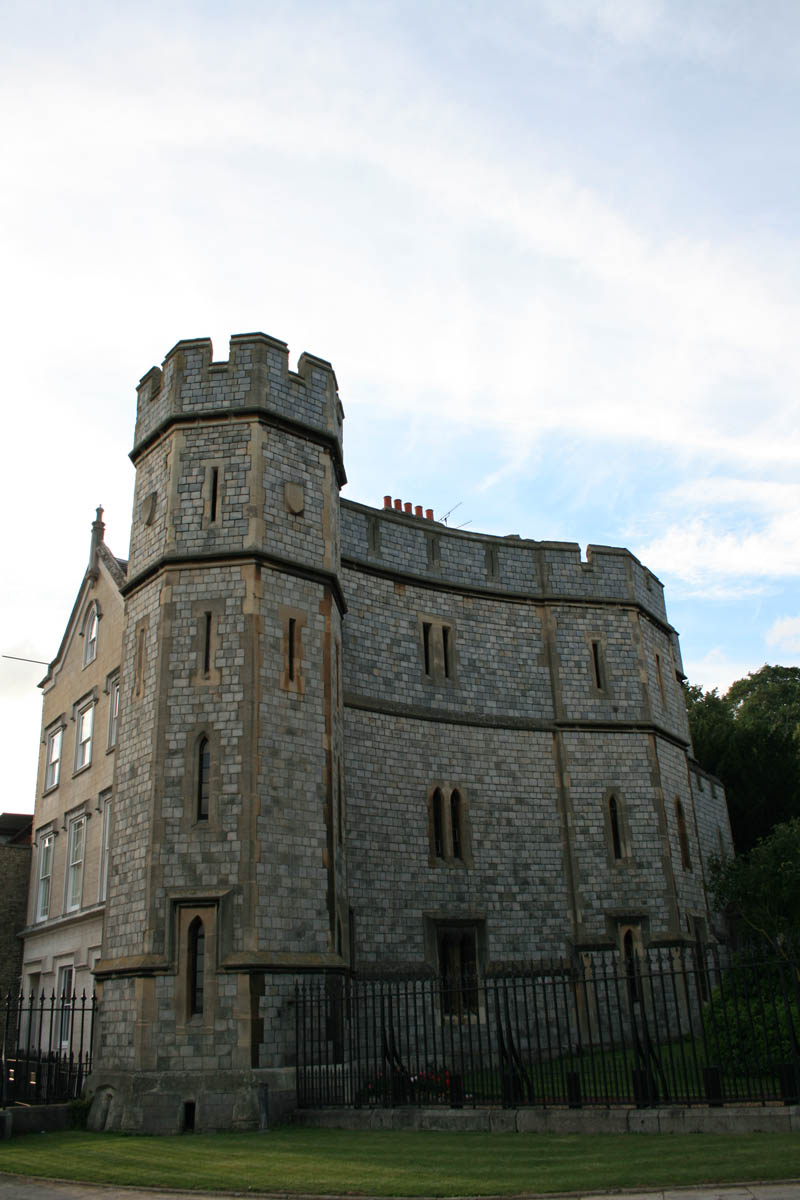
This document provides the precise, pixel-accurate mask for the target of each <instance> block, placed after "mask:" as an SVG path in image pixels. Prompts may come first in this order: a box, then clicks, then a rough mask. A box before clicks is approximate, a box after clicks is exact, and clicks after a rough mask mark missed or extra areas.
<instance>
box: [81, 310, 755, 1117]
mask: <svg viewBox="0 0 800 1200" xmlns="http://www.w3.org/2000/svg"><path fill="white" fill-rule="evenodd" d="M343 416H344V414H343V411H342V407H341V404H340V402H339V398H338V393H337V386H336V379H335V376H334V373H333V370H332V368H331V366H330V364H329V363H327V362H325V361H324V360H322V359H318V358H316V357H314V356H312V355H308V354H304V355H301V357H300V359H299V362H298V365H297V371H296V372H293V371H290V370H289V368H288V349H287V347H286V345H285V343H283V342H281V341H278V340H277V339H275V338H272V337H268V336H266V335H264V334H261V333H253V334H244V335H240V336H237V337H234V338H232V339H231V344H230V353H229V358H228V360H227V361H226V362H214V361H213V360H212V348H211V343H210V342H209V341H208V340H206V339H199V340H195V341H182V342H179V343H178V344H177V345H176V346H175V347H174V348H173V349H172V350H171V351H170V352H169V354H168V355H167V356H166V358H165V360H164V363H163V365H162V367H161V368H155V367H154V368H153V369H152V370H151V371H149V372H148V373H147V374H146V375H145V376H144V378H143V379H142V381H141V383H140V385H139V393H138V408H137V419H136V432H135V439H134V449H133V451H132V456H131V457H132V459H133V461H134V464H135V466H136V472H137V478H136V491H135V498H134V510H133V524H132V531H131V551H130V562H129V567H128V577H127V583H126V584H125V585H124V588H123V595H124V597H125V625H124V633H123V641H122V648H121V663H122V673H121V681H122V682H121V697H122V703H121V706H120V718H119V735H118V746H117V750H116V781H115V793H116V794H115V801H114V803H115V810H114V811H115V814H116V817H115V826H114V841H113V850H112V869H111V872H110V876H109V879H110V882H109V894H108V899H107V902H106V913H105V928H104V936H103V950H102V958H101V960H100V962H99V963H98V964H97V967H96V978H97V981H98V985H99V991H100V997H101V999H100V1012H99V1032H98V1043H97V1045H98V1050H97V1060H96V1062H97V1065H96V1070H95V1073H94V1076H93V1080H92V1083H91V1086H93V1087H94V1089H95V1096H96V1100H95V1106H94V1108H93V1113H92V1122H93V1126H94V1127H95V1128H103V1127H105V1128H119V1129H126V1130H144V1131H151V1132H169V1131H174V1132H177V1131H179V1130H180V1129H182V1128H189V1127H194V1128H198V1129H202V1128H208V1129H211V1128H222V1127H233V1128H257V1127H263V1125H264V1123H265V1121H267V1120H269V1119H274V1118H275V1117H276V1116H283V1115H285V1113H286V1111H287V1110H288V1109H290V1108H291V1104H292V1087H293V1083H292V1068H293V1065H294V1062H295V1052H296V1048H295V1045H294V1019H295V1009H294V998H293V996H294V993H293V986H294V980H295V979H297V978H299V977H300V976H302V975H304V974H307V973H308V972H317V973H319V972H322V973H328V974H332V975H334V976H335V975H336V974H337V973H338V974H341V973H343V972H363V973H368V974H378V975H382V974H397V973H399V972H403V971H414V972H424V973H426V974H428V975H437V974H441V973H445V972H453V971H460V972H462V974H463V973H465V972H469V971H471V970H477V971H478V973H479V974H480V973H483V972H492V971H496V970H501V969H507V968H513V967H514V966H515V965H521V964H526V963H529V962H530V961H531V960H533V959H539V958H542V957H547V956H550V957H553V958H559V959H563V958H565V957H566V958H568V957H569V956H575V955H578V954H580V952H581V951H582V950H589V949H591V948H594V947H603V948H606V949H614V948H615V949H616V950H618V951H621V949H622V947H623V943H624V944H626V945H630V944H631V939H632V940H633V944H634V945H635V946H636V947H637V948H638V949H639V950H641V949H644V948H645V947H646V946H649V945H669V946H679V945H681V944H683V943H686V942H690V941H696V940H698V939H701V940H713V939H714V938H715V937H716V936H717V934H718V932H719V919H718V916H717V914H715V913H713V912H711V911H710V910H709V908H708V902H707V899H706V886H705V885H706V871H707V865H708V860H709V858H710V857H711V856H712V855H715V854H720V853H723V854H724V853H728V852H730V848H731V839H730V827H729V824H728V820H727V813H726V809H725V799H724V795H723V793H722V790H721V788H720V785H719V783H718V781H715V780H713V779H711V778H710V777H708V776H706V775H704V774H703V773H702V772H700V771H699V769H698V768H697V767H696V764H694V763H693V761H692V758H691V745H690V738H689V730H688V724H687V719H686V712H685V708H684V704H683V698H682V693H681V680H682V666H681V659H680V649H679V644H678V637H677V633H676V631H675V630H674V629H673V628H672V626H671V625H670V624H669V622H668V620H667V614H666V609H665V606H664V595H663V588H662V586H661V584H660V583H659V581H658V580H657V579H656V577H655V576H654V575H653V574H652V572H650V571H649V570H648V569H647V568H646V567H645V566H643V565H642V563H640V562H639V560H638V559H637V558H635V557H634V555H632V554H631V553H630V552H629V551H627V550H624V549H619V548H614V547H607V546H594V547H592V546H590V547H589V548H588V549H587V551H586V557H585V559H582V557H581V552H580V549H579V547H578V546H577V545H575V544H573V543H563V542H549V541H537V540H528V539H523V538H518V537H493V536H490V535H488V534H479V533H472V532H466V531H459V530H454V529H450V528H448V527H447V526H445V525H443V524H441V523H439V522H436V521H434V520H432V519H430V518H425V517H422V516H419V515H417V516H413V515H409V514H408V513H407V512H406V511H397V509H396V508H395V507H394V506H392V507H391V508H386V507H384V508H383V509H375V508H370V507H368V506H366V505H363V504H357V503H354V502H352V501H349V500H344V501H343V500H340V496H339V489H340V487H341V486H342V485H343V484H344V482H345V474H344V466H343V460H342V421H343ZM625 939H627V941H624V940H625ZM454 956H455V957H454Z"/></svg>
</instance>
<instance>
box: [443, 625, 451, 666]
mask: <svg viewBox="0 0 800 1200" xmlns="http://www.w3.org/2000/svg"><path fill="white" fill-rule="evenodd" d="M442 657H443V660H444V677H445V679H449V678H450V630H449V629H448V628H447V626H446V625H443V626H442Z"/></svg>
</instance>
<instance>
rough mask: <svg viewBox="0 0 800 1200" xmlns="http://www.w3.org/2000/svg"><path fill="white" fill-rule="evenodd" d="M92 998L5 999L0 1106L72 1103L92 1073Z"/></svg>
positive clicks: (93, 1012) (42, 995)
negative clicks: (67, 1101) (68, 1101)
mask: <svg viewBox="0 0 800 1200" xmlns="http://www.w3.org/2000/svg"><path fill="white" fill-rule="evenodd" d="M96 1008H97V1004H96V1000H95V997H94V996H87V995H86V993H85V992H84V993H83V995H81V996H77V995H74V994H73V995H64V996H56V994H55V992H53V993H52V994H51V995H50V996H49V997H48V996H46V995H45V993H44V992H42V994H41V995H40V996H35V995H33V994H31V995H30V996H28V997H26V996H22V995H20V996H7V997H6V1004H5V1013H4V1020H3V1029H2V1034H3V1038H2V1061H1V1062H0V1089H2V1095H0V1105H1V1106H6V1105H10V1104H17V1103H23V1104H55V1103H59V1102H63V1101H65V1100H74V1099H76V1098H77V1097H78V1096H80V1094H81V1092H82V1091H83V1085H84V1083H85V1081H86V1078H87V1076H88V1075H89V1072H90V1071H91V1069H92V1033H93V1029H94V1015H95V1011H96Z"/></svg>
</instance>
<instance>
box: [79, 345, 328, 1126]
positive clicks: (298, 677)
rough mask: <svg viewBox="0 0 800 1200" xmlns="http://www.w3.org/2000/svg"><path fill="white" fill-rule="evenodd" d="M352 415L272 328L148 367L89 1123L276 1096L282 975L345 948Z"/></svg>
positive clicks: (173, 1119) (283, 1092)
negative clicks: (215, 350)
mask: <svg viewBox="0 0 800 1200" xmlns="http://www.w3.org/2000/svg"><path fill="white" fill-rule="evenodd" d="M343 416H344V414H343V411H342V407H341V404H340V402H339V398H338V393H337V386H336V378H335V375H334V372H333V369H332V368H331V366H330V364H329V363H327V362H325V361H324V360H322V359H319V358H315V357H314V356H312V355H309V354H303V355H301V357H300V359H299V362H298V366H297V371H296V372H293V371H290V370H289V366H288V349H287V346H286V344H285V343H284V342H281V341H278V340H276V339H275V338H272V337H268V336H265V335H264V334H262V333H253V334H243V335H239V336H236V337H233V338H231V342H230V354H229V358H228V360H227V361H226V362H214V361H213V360H212V347H211V342H210V341H209V340H208V339H198V340H192V341H183V342H179V343H178V344H177V345H176V346H175V347H174V348H173V349H172V350H171V351H170V352H169V354H168V355H167V356H166V358H165V360H164V362H163V365H162V367H161V368H160V369H159V368H156V367H154V368H152V370H150V371H149V372H148V373H147V374H146V375H145V376H144V378H143V379H142V380H141V383H140V384H139V389H138V409H137V420H136V433H135V444H134V448H133V451H132V453H131V458H132V460H133V462H134V465H135V467H136V488H135V499H134V510H133V525H132V532H131V547H130V562H129V567H128V582H127V585H126V587H125V597H126V620H125V632H124V639H123V651H122V662H123V677H122V698H121V699H122V702H121V705H120V737H119V750H118V754H117V764H116V814H117V815H116V824H115V830H114V851H113V860H112V872H111V883H110V886H109V896H108V902H107V909H106V923H105V931H104V942H103V957H102V960H101V962H100V964H99V965H98V968H97V971H96V977H97V980H98V983H99V984H100V985H101V989H102V996H101V1021H100V1035H99V1045H98V1049H97V1055H96V1062H97V1070H96V1071H95V1074H94V1077H93V1080H92V1086H93V1088H94V1089H95V1091H96V1101H95V1107H94V1110H93V1117H92V1119H93V1122H94V1124H95V1125H96V1126H98V1127H115V1128H122V1129H138V1130H145V1131H146V1130H149V1129H152V1130H156V1129H158V1130H164V1129H169V1128H172V1129H174V1130H175V1131H178V1130H179V1129H181V1128H184V1127H190V1126H193V1125H194V1123H195V1122H196V1123H197V1127H198V1128H214V1127H222V1126H226V1127H236V1126H240V1127H252V1126H253V1125H258V1123H259V1121H261V1123H263V1121H264V1119H265V1113H266V1111H267V1109H269V1110H270V1111H271V1112H272V1113H273V1114H275V1113H278V1112H280V1111H281V1107H282V1098H283V1097H284V1096H289V1095H290V1094H291V1090H292V1083H291V1078H290V1075H289V1073H288V1066H289V1064H290V1062H291V1054H292V1045H291V1035H292V1032H293V1017H292V1013H291V1008H290V1005H289V1004H288V1003H287V1002H286V999H285V993H286V989H285V987H284V986H282V981H285V980H286V978H287V973H288V974H293V973H294V972H296V971H299V970H308V969H317V970H331V969H333V970H335V969H341V968H343V967H344V966H346V960H347V946H348V934H347V920H348V907H347V899H346V886H347V880H346V859H345V848H344V844H343V843H344V838H343V829H344V821H343V812H342V809H343V805H344V794H343V768H342V741H343V733H342V699H341V695H342V684H341V644H342V638H341V621H342V616H343V612H344V607H345V606H344V600H343V595H342V590H341V584H340V535H339V489H340V487H341V486H342V484H343V483H344V482H345V473H344V466H343V460H342V421H343ZM267 1097H268V1098H267Z"/></svg>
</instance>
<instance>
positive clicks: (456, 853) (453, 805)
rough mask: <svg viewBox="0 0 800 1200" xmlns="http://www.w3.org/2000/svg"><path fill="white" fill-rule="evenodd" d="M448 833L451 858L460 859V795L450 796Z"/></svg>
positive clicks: (454, 793) (456, 793) (453, 794)
mask: <svg viewBox="0 0 800 1200" xmlns="http://www.w3.org/2000/svg"><path fill="white" fill-rule="evenodd" d="M450 833H451V835H452V838H453V858H462V857H463V856H462V853H461V794H460V793H459V792H453V793H452V794H451V796H450Z"/></svg>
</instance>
